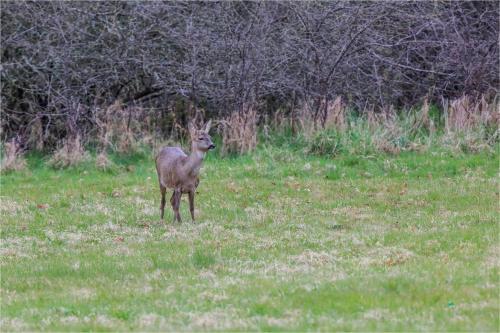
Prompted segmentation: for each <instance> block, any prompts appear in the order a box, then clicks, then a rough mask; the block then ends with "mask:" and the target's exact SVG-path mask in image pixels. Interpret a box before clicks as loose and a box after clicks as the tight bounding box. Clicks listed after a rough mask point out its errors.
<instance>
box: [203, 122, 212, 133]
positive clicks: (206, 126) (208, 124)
mask: <svg viewBox="0 0 500 333" xmlns="http://www.w3.org/2000/svg"><path fill="white" fill-rule="evenodd" d="M210 126H212V119H210V120H209V121H208V122H207V123H206V125H205V129H204V131H205V133H208V131H210Z"/></svg>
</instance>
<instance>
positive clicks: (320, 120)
mask: <svg viewBox="0 0 500 333" xmlns="http://www.w3.org/2000/svg"><path fill="white" fill-rule="evenodd" d="M0 6H1V9H2V10H1V31H2V33H1V43H2V52H1V55H0V56H1V58H0V59H1V64H2V70H1V81H2V87H1V102H2V103H1V104H2V112H1V120H2V126H1V128H2V132H1V137H2V140H3V141H4V142H5V141H10V140H12V139H13V138H14V139H16V140H17V142H18V144H19V145H20V148H21V150H26V149H36V150H42V151H48V152H52V151H54V149H56V148H61V147H62V146H64V145H69V147H70V150H79V149H80V148H79V147H80V145H88V144H93V145H100V146H101V150H105V149H104V146H106V144H107V143H108V141H109V139H111V138H112V136H113V135H114V136H116V135H118V133H119V134H120V135H122V136H124V138H123V140H124V142H123V145H122V146H121V147H119V150H122V151H123V150H126V149H128V147H129V146H130V144H131V142H130V141H131V140H132V139H134V137H135V138H136V139H137V138H140V139H144V137H145V136H147V137H148V138H152V137H154V138H156V137H157V138H158V139H159V140H162V139H165V138H174V139H179V137H182V135H183V133H182V130H180V129H181V128H185V126H186V122H187V120H189V119H195V120H196V121H199V120H200V118H214V119H217V120H219V121H220V122H219V131H220V134H221V135H222V136H223V138H224V142H226V143H227V144H226V145H225V147H226V148H227V151H238V152H244V151H247V150H249V149H250V150H251V149H253V147H255V142H256V140H255V137H256V136H255V132H256V129H257V125H259V126H262V125H263V124H264V123H265V121H266V119H272V118H276V117H278V118H280V117H281V118H283V117H285V118H287V119H289V122H290V125H291V127H292V130H293V131H294V132H296V131H298V130H300V129H301V128H302V127H303V126H302V125H303V123H304V122H305V121H307V122H311V123H312V124H313V127H314V128H318V127H320V128H324V127H325V126H326V125H327V124H326V123H327V122H328V117H330V116H329V109H332V107H334V106H335V105H337V104H338V101H341V102H342V103H343V104H344V105H346V106H347V107H348V108H349V109H350V110H353V111H354V113H356V114H364V115H365V116H367V117H368V116H369V117H372V118H374V115H375V114H376V113H381V112H382V113H389V114H391V113H393V110H398V111H401V112H404V110H409V109H411V108H415V107H419V106H420V105H422V103H424V100H425V98H427V100H428V102H429V103H431V104H433V105H436V106H438V109H440V110H441V113H446V112H448V106H449V105H450V103H452V101H453V100H456V99H459V98H462V97H463V96H467V97H466V98H468V99H470V102H471V103H478V102H480V101H481V99H482V98H484V99H485V101H486V102H487V103H494V100H495V97H496V94H497V92H498V83H499V82H498V80H499V79H498V78H499V47H498V34H499V4H498V2H494V1H468V2H465V1H463V2H461V1H452V2H441V1H433V2H430V1H416V2H359V1H356V2H354V1H353V2H349V1H340V2H333V1H331V2H179V1H175V2H90V1H79V2H60V1H51V2H19V1H2V3H1V4H0ZM339 97H340V100H338V98H339ZM466 109H467V110H466V112H467V113H469V112H472V111H473V108H469V107H466ZM391 116H392V115H391ZM466 117H467V116H466ZM110 122H114V124H110ZM279 122H283V121H281V120H279ZM228 124H229V125H228ZM235 128H237V129H235ZM113 129H115V131H114V134H113V133H110V131H112V130H113ZM240 133H244V134H245V137H246V139H245V141H248V142H247V143H245V144H238V143H234V142H237V141H241V140H242V139H243V138H241V137H239V135H240ZM96 141H97V143H96ZM108 148H109V147H108ZM106 149H107V148H106Z"/></svg>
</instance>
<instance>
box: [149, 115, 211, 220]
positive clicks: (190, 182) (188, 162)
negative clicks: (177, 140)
mask: <svg viewBox="0 0 500 333" xmlns="http://www.w3.org/2000/svg"><path fill="white" fill-rule="evenodd" d="M210 124H211V122H210V121H209V122H208V123H207V124H206V125H205V127H204V129H195V128H194V126H193V125H192V124H190V125H189V133H190V135H191V154H190V155H189V156H188V155H187V154H186V153H184V151H182V149H181V148H179V147H164V148H162V149H161V150H160V152H159V153H158V156H157V157H156V172H157V173H158V182H159V184H160V192H161V204H160V217H161V219H163V215H164V210H165V201H166V200H165V194H166V191H167V188H170V189H173V190H174V192H173V194H172V197H171V198H170V203H171V205H172V209H173V211H174V222H175V221H176V220H177V221H179V222H181V216H180V214H179V206H180V201H181V196H182V194H185V193H187V194H188V195H189V210H190V212H191V218H192V220H193V221H194V194H195V191H196V188H197V187H198V184H199V182H200V180H199V178H198V175H199V173H200V168H201V165H202V163H203V158H204V157H205V153H206V152H207V151H208V150H210V149H213V148H215V145H214V144H213V142H212V139H211V137H210V135H209V134H208V131H209V130H210Z"/></svg>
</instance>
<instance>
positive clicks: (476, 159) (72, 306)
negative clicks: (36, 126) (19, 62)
mask: <svg viewBox="0 0 500 333" xmlns="http://www.w3.org/2000/svg"><path fill="white" fill-rule="evenodd" d="M29 163H30V171H25V172H20V173H11V174H7V175H2V177H1V204H0V208H1V211H0V212H1V215H0V218H1V246H0V251H1V253H0V254H1V256H0V264H1V327H0V329H1V330H2V331H10V330H14V331H18V330H30V331H33V330H45V331H60V330H65V331H69V330H71V331H81V330H92V331H110V330H112V331H115V330H119V331H125V330H141V331H145V330H197V331H198V330H231V331H234V330H266V331H280V330H286V331H290V330H299V331H304V330H325V331H331V330H361V331H372V330H384V331H391V330H396V331H402V330H405V331H408V330H431V331H436V330H438V331H441V330H448V331H471V330H478V331H498V329H499V315H498V314H499V297H498V295H499V284H498V277H499V275H498V267H499V259H498V257H499V254H500V253H499V249H500V248H499V242H498V231H499V229H498V227H499V224H498V208H499V207H498V178H497V173H498V165H499V158H498V153H494V154H487V153H479V154H451V153H449V152H446V151H438V150H436V151H432V152H427V153H425V154H417V153H402V154H401V155H399V156H397V157H391V156H385V155H380V154H378V155H373V156H352V155H346V154H340V155H338V156H336V157H335V158H331V159H329V158H325V157H310V156H304V154H301V153H300V152H292V151H291V150H289V149H285V148H282V149H278V148H271V147H261V148H259V150H258V151H257V152H256V153H255V154H253V155H247V156H242V157H228V158H225V159H220V158H217V157H216V156H215V155H214V154H212V155H210V156H209V157H208V159H207V161H206V162H205V165H204V167H203V169H202V180H201V184H200V187H199V194H198V195H197V196H196V199H195V200H196V205H197V206H196V207H197V211H196V214H197V218H198V221H197V222H196V223H191V222H190V218H189V212H188V205H187V200H186V199H185V198H183V201H182V204H181V206H182V211H181V214H182V217H183V219H184V223H182V224H172V223H171V222H170V221H171V218H172V213H171V211H170V210H168V211H167V214H168V215H167V218H166V221H167V223H166V224H163V223H161V222H160V221H159V217H158V215H159V212H158V206H159V190H158V186H157V180H156V175H155V171H154V165H153V162H152V160H151V159H149V158H140V157H138V156H135V157H129V158H124V157H115V163H116V165H117V167H116V168H114V169H113V171H112V172H100V171H97V170H95V169H94V167H93V166H92V165H91V164H90V163H89V164H86V165H83V166H81V167H79V168H77V169H68V170H60V171H55V170H52V169H50V168H47V167H45V166H44V164H43V163H42V162H41V159H40V158H39V157H31V158H30V159H29ZM128 165H133V166H134V167H133V168H130V167H127V166H128Z"/></svg>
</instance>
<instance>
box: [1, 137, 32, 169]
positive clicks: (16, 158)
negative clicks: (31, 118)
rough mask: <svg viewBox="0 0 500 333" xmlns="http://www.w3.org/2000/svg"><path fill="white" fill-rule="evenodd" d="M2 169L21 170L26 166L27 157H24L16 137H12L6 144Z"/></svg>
mask: <svg viewBox="0 0 500 333" xmlns="http://www.w3.org/2000/svg"><path fill="white" fill-rule="evenodd" d="M3 155H4V156H3V158H2V165H1V166H0V171H2V172H9V171H20V170H23V169H25V168H26V159H25V158H24V154H23V150H22V148H21V145H20V144H19V142H18V141H17V140H16V139H11V140H10V141H9V142H6V143H5V144H4V154H3Z"/></svg>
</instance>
